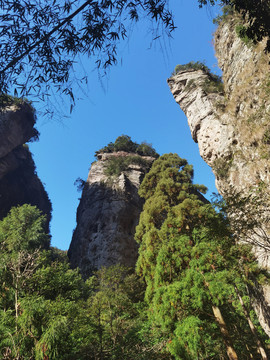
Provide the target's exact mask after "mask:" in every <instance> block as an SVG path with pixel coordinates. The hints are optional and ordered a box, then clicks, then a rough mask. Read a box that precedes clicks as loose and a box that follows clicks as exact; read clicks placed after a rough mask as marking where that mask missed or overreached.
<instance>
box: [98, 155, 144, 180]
mask: <svg viewBox="0 0 270 360" xmlns="http://www.w3.org/2000/svg"><path fill="white" fill-rule="evenodd" d="M130 165H140V166H142V167H146V168H147V167H149V161H147V160H145V159H143V158H142V157H141V156H116V157H111V158H109V159H108V160H106V163H105V166H106V167H105V170H104V174H105V175H107V176H109V177H110V176H119V175H120V174H121V173H122V172H123V171H127V170H128V169H129V166H130Z"/></svg>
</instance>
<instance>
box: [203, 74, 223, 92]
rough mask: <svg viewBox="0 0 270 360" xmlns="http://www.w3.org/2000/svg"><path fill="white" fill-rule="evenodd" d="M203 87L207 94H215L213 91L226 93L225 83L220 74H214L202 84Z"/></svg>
mask: <svg viewBox="0 0 270 360" xmlns="http://www.w3.org/2000/svg"><path fill="white" fill-rule="evenodd" d="M202 89H203V90H204V91H205V92H206V93H207V94H213V93H219V94H223V93H224V85H223V82H222V79H221V77H220V76H218V75H214V74H212V76H211V77H210V78H208V79H206V80H205V82H204V84H203V86H202Z"/></svg>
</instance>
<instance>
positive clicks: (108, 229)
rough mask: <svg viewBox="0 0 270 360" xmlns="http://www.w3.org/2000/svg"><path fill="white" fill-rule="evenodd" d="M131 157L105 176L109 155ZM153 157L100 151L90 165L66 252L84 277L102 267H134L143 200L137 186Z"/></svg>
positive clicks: (73, 265) (109, 159) (110, 157)
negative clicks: (128, 162)
mask: <svg viewBox="0 0 270 360" xmlns="http://www.w3.org/2000/svg"><path fill="white" fill-rule="evenodd" d="M130 156H134V157H135V158H136V159H137V160H138V159H139V158H140V159H141V160H142V163H141V164H138V162H137V161H136V164H135V163H134V164H133V163H131V164H130V165H128V166H127V168H126V169H125V170H123V171H121V173H119V174H116V175H112V176H109V175H107V174H106V169H107V168H108V164H109V163H110V161H111V159H112V158H118V159H125V158H126V157H130ZM153 161H154V158H152V157H146V156H138V155H137V154H130V153H126V152H123V151H121V152H120V151H119V152H114V153H110V154H106V153H105V154H100V155H99V160H98V161H97V162H95V163H93V164H92V166H91V169H90V172H89V175H88V178H87V181H86V183H85V185H84V189H83V193H82V197H81V201H80V204H79V207H78V210H77V227H76V229H75V231H74V234H73V238H72V242H71V245H70V248H69V251H68V255H69V258H70V262H71V266H72V267H77V266H78V267H79V268H80V269H81V272H82V274H83V276H84V277H87V276H89V275H90V274H91V273H92V272H93V271H94V270H97V269H100V268H101V267H102V266H110V265H115V264H118V263H120V264H123V265H126V266H134V265H135V262H136V260H137V251H138V246H137V244H136V242H135V240H134V234H135V227H136V226H137V224H138V221H139V216H140V212H141V210H142V206H143V202H142V199H141V198H140V197H139V195H138V188H139V185H140V183H141V181H142V179H143V177H144V175H145V173H146V172H147V171H148V170H149V168H150V166H151V164H152V162H153Z"/></svg>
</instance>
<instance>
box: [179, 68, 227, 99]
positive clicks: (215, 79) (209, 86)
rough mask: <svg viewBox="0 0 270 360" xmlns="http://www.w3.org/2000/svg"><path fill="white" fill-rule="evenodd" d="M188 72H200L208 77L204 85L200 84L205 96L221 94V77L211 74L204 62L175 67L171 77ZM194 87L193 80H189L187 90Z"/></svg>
mask: <svg viewBox="0 0 270 360" xmlns="http://www.w3.org/2000/svg"><path fill="white" fill-rule="evenodd" d="M190 70H195V71H196V70H202V71H203V72H204V73H205V74H207V75H208V78H206V79H205V80H204V83H203V84H201V86H202V88H203V90H204V91H205V92H206V93H207V94H211V93H223V92H224V87H223V82H222V77H221V76H219V75H216V74H213V73H212V72H211V70H210V69H209V67H208V66H206V65H205V63H204V62H201V61H196V62H195V61H190V62H189V63H187V64H183V65H176V67H175V69H174V71H173V73H172V76H175V75H177V74H178V73H179V72H181V71H190ZM193 86H194V87H196V84H195V82H194V80H193V79H191V80H189V82H188V84H187V88H189V89H190V88H192V87H193Z"/></svg>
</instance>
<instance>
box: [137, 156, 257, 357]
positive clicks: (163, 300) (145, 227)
mask: <svg viewBox="0 0 270 360" xmlns="http://www.w3.org/2000/svg"><path fill="white" fill-rule="evenodd" d="M192 178H193V170H192V167H191V166H190V165H188V164H187V161H186V160H183V159H181V158H179V157H178V156H177V155H176V154H168V155H163V156H161V157H160V158H159V159H158V160H156V161H155V162H154V164H153V166H152V168H151V170H150V172H149V173H148V174H147V175H146V177H145V178H144V180H143V182H142V184H141V188H140V191H139V194H140V195H141V196H142V197H144V198H145V200H146V202H145V205H144V209H143V212H142V214H141V218H140V222H139V225H138V227H137V230H136V240H137V241H138V242H139V244H140V248H139V259H138V262H137V272H138V273H139V274H140V275H141V276H142V277H143V278H144V279H145V281H146V285H147V289H146V301H147V302H148V304H149V316H150V319H152V321H153V323H155V324H158V326H159V327H160V331H161V333H162V334H163V336H164V337H166V338H167V345H168V348H169V350H170V352H171V354H172V355H174V356H175V358H176V359H209V358H213V359H223V358H226V356H227V357H228V358H229V359H234V360H235V359H249V358H252V356H253V357H255V358H256V356H257V351H258V346H257V344H256V342H255V341H254V338H253V334H252V332H251V330H250V327H249V324H248V321H247V319H246V317H245V314H244V311H243V307H242V306H241V304H240V302H239V296H238V295H239V294H241V296H242V297H243V298H244V299H245V302H246V305H245V306H246V307H247V308H248V309H249V310H250V302H249V298H248V296H247V290H246V289H247V283H248V282H249V273H252V272H253V273H254V272H256V271H257V266H256V264H255V263H254V259H253V257H252V255H251V254H250V252H249V249H248V248H246V247H244V246H242V247H239V246H237V244H236V243H235V240H234V238H233V237H232V235H231V233H230V230H229V227H228V224H227V222H226V219H224V218H223V216H222V214H221V213H217V212H216V211H215V210H214V208H213V207H212V206H211V204H209V203H208V202H207V201H206V200H205V199H204V197H203V196H202V195H201V192H203V191H205V187H203V186H198V185H194V184H193V183H192ZM261 358H263V359H264V357H263V355H261Z"/></svg>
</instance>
